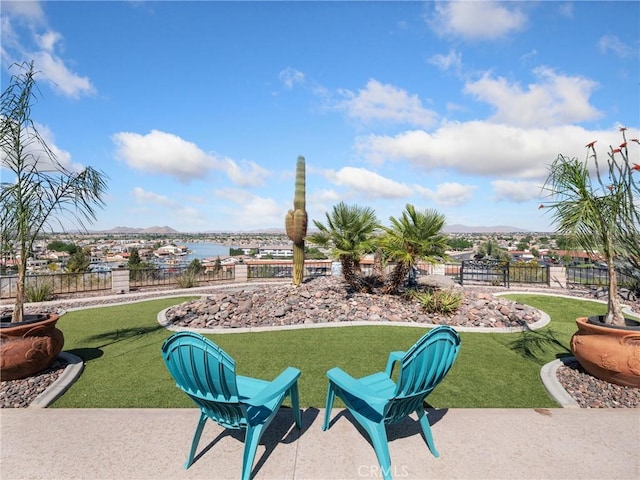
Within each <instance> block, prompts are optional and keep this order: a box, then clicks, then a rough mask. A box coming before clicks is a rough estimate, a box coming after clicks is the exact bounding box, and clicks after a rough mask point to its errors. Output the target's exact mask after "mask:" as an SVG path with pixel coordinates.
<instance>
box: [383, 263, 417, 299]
mask: <svg viewBox="0 0 640 480" xmlns="http://www.w3.org/2000/svg"><path fill="white" fill-rule="evenodd" d="M410 268H411V265H410V264H409V263H407V262H403V261H402V260H400V261H398V263H396V266H395V267H393V270H392V271H391V275H390V276H389V279H388V280H389V281H388V282H387V283H386V285H385V288H384V292H385V293H388V294H392V295H395V294H397V293H398V291H399V290H400V287H401V286H402V285H403V284H404V281H405V279H406V278H407V274H408V273H409V269H410Z"/></svg>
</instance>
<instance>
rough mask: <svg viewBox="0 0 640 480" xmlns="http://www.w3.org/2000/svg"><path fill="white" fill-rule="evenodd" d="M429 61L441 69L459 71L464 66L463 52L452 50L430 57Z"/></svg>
mask: <svg viewBox="0 0 640 480" xmlns="http://www.w3.org/2000/svg"><path fill="white" fill-rule="evenodd" d="M428 62H429V63H430V64H432V65H435V66H436V67H438V68H439V69H440V70H445V71H447V70H454V71H456V72H458V71H459V70H460V68H462V54H461V53H460V52H456V51H455V50H450V51H449V53H448V54H447V55H442V54H437V55H433V56H432V57H431V58H429V59H428Z"/></svg>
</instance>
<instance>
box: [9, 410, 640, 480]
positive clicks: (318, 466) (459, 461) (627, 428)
mask: <svg viewBox="0 0 640 480" xmlns="http://www.w3.org/2000/svg"><path fill="white" fill-rule="evenodd" d="M332 413H333V416H334V420H333V424H332V426H331V428H330V429H329V430H328V431H326V432H323V431H322V429H321V425H322V418H323V415H324V411H323V410H318V409H307V410H304V411H303V429H302V430H300V431H298V430H297V429H296V428H295V427H294V426H293V417H292V415H291V411H290V410H287V409H283V410H281V412H280V413H279V414H278V416H277V417H276V419H275V420H274V423H273V424H272V425H271V427H270V428H269V429H268V430H267V432H266V434H265V436H264V437H263V440H262V441H261V445H260V446H259V448H258V453H257V455H256V463H255V466H254V470H253V474H254V477H253V478H256V479H323V480H324V479H327V480H328V479H358V478H362V479H376V478H382V475H381V473H380V469H379V466H378V462H377V460H376V457H375V453H374V450H373V447H371V445H370V444H369V443H368V441H367V439H366V437H365V436H363V433H362V432H360V431H359V430H358V429H356V428H355V427H354V424H353V419H352V418H351V417H350V416H349V414H348V413H346V412H345V411H344V410H334V411H333V412H332ZM198 416H199V412H198V410H197V409H195V408H194V409H56V408H47V409H38V408H28V409H2V410H1V411H0V424H1V437H0V440H1V448H0V477H1V478H2V479H3V480H5V479H6V480H9V479H11V480H13V479H51V480H55V479H61V480H62V479H65V480H67V479H92V480H98V479H105V480H107V479H109V480H115V479H118V480H122V479H136V480H138V479H139V480H142V479H154V480H157V479H201V478H202V479H204V478H216V479H226V478H230V479H233V478H239V476H240V469H241V465H242V447H243V444H242V438H243V437H242V434H239V433H233V434H225V433H224V431H223V429H222V428H220V427H218V426H217V425H215V424H212V423H211V422H209V423H208V424H207V427H206V428H205V431H204V433H203V436H202V440H201V445H200V448H199V452H202V451H203V450H204V453H202V454H201V455H200V456H199V457H198V458H197V459H196V461H195V463H194V464H193V465H192V466H191V468H189V470H184V469H183V463H184V461H185V459H186V456H187V452H188V449H189V446H190V444H191V438H192V435H193V431H194V428H195V425H196V422H197V419H198ZM429 418H430V422H431V424H432V429H433V435H434V439H435V442H436V447H437V448H438V450H439V451H440V458H434V457H433V456H432V455H431V453H430V452H429V451H428V449H427V447H426V445H425V443H424V441H423V439H422V436H421V435H420V433H419V425H418V423H417V422H416V421H415V420H413V419H407V420H405V421H404V422H402V423H400V424H398V425H394V426H392V427H389V429H388V432H389V445H390V453H391V460H392V474H393V477H394V478H396V479H423V478H424V479H432V480H437V479H505V480H506V479H509V480H512V479H558V480H560V479H594V480H595V479H602V480H605V479H607V480H609V479H617V480H623V479H629V480H631V479H633V480H635V479H638V478H640V455H638V451H640V411H639V410H637V409H573V408H564V409H536V410H534V409H450V410H430V411H429Z"/></svg>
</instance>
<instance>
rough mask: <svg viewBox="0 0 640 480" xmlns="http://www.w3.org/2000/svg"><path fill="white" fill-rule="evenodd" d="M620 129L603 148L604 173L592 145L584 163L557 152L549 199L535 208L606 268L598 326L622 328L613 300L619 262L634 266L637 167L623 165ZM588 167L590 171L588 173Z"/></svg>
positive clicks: (637, 259) (639, 247)
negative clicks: (602, 310) (545, 210)
mask: <svg viewBox="0 0 640 480" xmlns="http://www.w3.org/2000/svg"><path fill="white" fill-rule="evenodd" d="M626 130H627V129H626V128H624V127H621V128H620V132H621V134H622V140H623V141H622V143H621V144H620V146H618V147H612V146H610V147H609V152H608V159H607V164H606V169H605V168H604V165H600V163H599V162H598V154H597V152H596V147H595V144H596V141H593V142H591V143H589V144H587V145H586V149H587V155H586V158H585V160H584V161H579V160H578V159H577V158H569V157H566V156H564V155H562V154H560V155H558V158H556V160H555V161H554V162H553V163H552V164H551V165H550V166H549V173H548V177H547V180H546V182H545V184H544V187H543V190H545V191H546V192H547V193H548V195H549V197H550V199H551V200H550V201H549V202H546V203H544V204H542V205H541V207H544V208H549V209H550V210H551V211H552V212H553V217H552V218H553V223H554V225H555V226H556V230H557V232H558V233H560V234H562V235H569V236H572V237H573V238H575V239H576V241H577V242H578V244H579V245H580V246H581V247H582V248H584V250H585V251H587V252H589V253H591V254H593V255H594V256H599V257H601V258H602V259H603V260H604V261H605V262H606V264H607V273H608V280H609V285H608V308H607V314H606V316H605V318H604V323H606V324H612V325H621V326H623V325H625V320H624V315H623V312H622V305H621V302H620V299H619V296H618V276H617V272H616V266H617V265H619V264H626V265H632V266H633V265H635V267H636V268H637V267H638V266H639V263H640V233H639V225H640V185H639V183H638V177H639V176H640V165H638V164H637V163H631V162H630V161H629V146H630V145H629V144H632V145H631V146H633V144H637V145H640V142H639V141H638V139H636V138H634V139H632V140H630V141H629V142H627V138H626ZM591 163H593V168H594V170H590V166H591Z"/></svg>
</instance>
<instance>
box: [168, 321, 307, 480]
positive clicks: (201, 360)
mask: <svg viewBox="0 0 640 480" xmlns="http://www.w3.org/2000/svg"><path fill="white" fill-rule="evenodd" d="M162 356H163V358H164V361H165V364H166V365H167V368H168V369H169V372H170V373H171V375H172V376H173V378H174V380H175V381H176V385H177V387H178V388H179V389H181V390H182V391H183V392H185V393H186V394H187V395H189V397H191V399H192V400H193V401H194V402H195V403H196V405H197V406H198V407H199V408H200V420H199V421H198V425H197V427H196V431H195V434H194V436H193V442H192V443H191V450H190V452H189V457H188V458H187V462H186V463H185V465H184V468H185V469H187V468H189V467H190V466H191V464H192V463H193V458H194V455H195V453H196V449H197V447H198V442H199V441H200V436H201V435H202V430H203V428H204V425H205V423H206V421H207V419H209V418H210V419H211V420H213V421H215V422H217V423H218V424H219V425H221V426H223V427H225V428H230V429H243V430H245V431H246V436H245V440H244V455H243V459H242V479H243V480H248V479H249V478H250V477H251V469H252V467H253V462H254V460H255V456H256V450H257V448H258V443H259V442H260V437H261V436H262V434H263V432H264V430H265V429H266V428H267V427H268V426H269V424H270V423H271V421H272V420H273V417H274V416H275V415H276V413H277V412H278V409H279V408H280V406H281V405H282V402H283V401H284V399H285V398H286V397H287V396H289V397H290V399H291V404H292V407H293V416H294V419H295V423H296V426H297V427H298V428H301V425H302V423H301V418H300V408H299V400H298V377H299V376H300V370H298V369H297V368H293V367H288V368H286V369H285V370H284V371H283V372H282V373H281V374H280V375H279V376H278V377H277V378H276V379H275V380H273V381H272V382H266V381H264V380H258V379H254V378H249V377H243V376H240V375H236V365H235V361H234V360H233V358H231V357H230V356H229V355H228V354H227V353H226V352H225V351H224V350H222V349H221V348H220V347H218V346H217V345H216V344H215V343H213V342H212V341H211V340H209V339H207V338H205V337H203V336H202V335H199V334H197V333H191V332H180V333H176V334H174V335H172V336H171V337H169V338H168V339H167V340H166V341H165V342H164V344H163V345H162Z"/></svg>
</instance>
